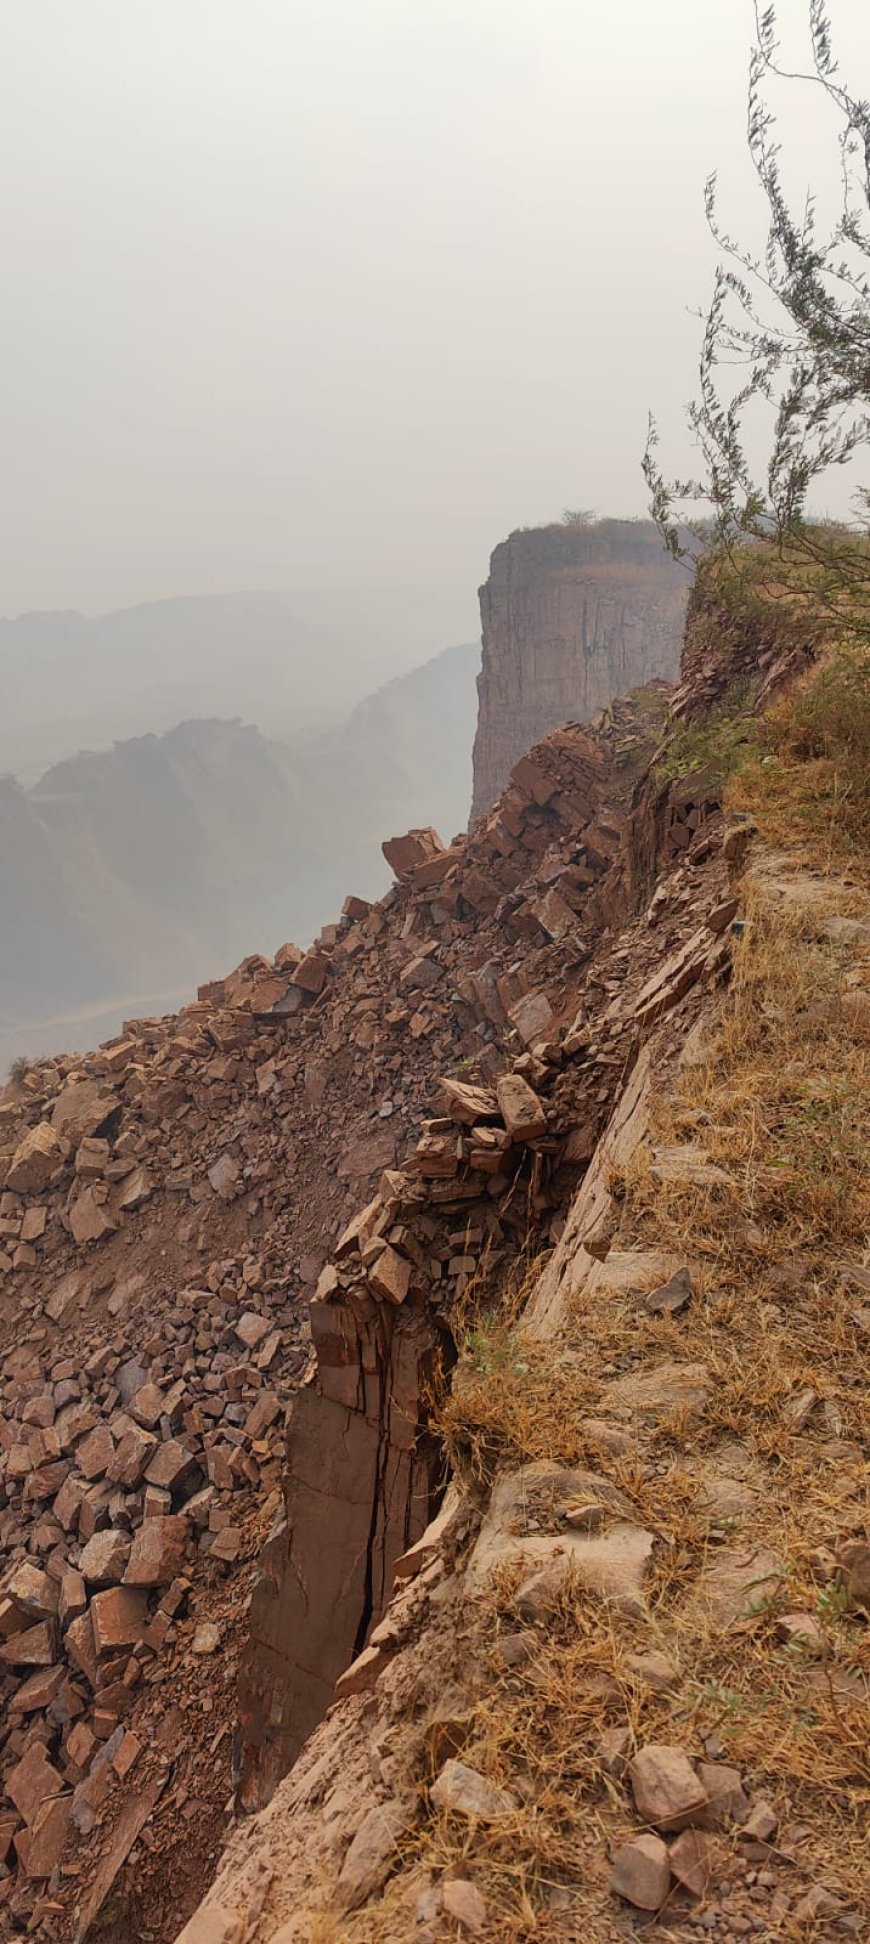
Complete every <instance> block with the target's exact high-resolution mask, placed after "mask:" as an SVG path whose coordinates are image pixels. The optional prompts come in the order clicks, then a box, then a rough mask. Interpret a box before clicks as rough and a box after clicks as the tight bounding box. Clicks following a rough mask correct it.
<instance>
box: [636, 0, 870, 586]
mask: <svg viewBox="0 0 870 1944" xmlns="http://www.w3.org/2000/svg"><path fill="white" fill-rule="evenodd" d="M756 30H757V33H756V45H755V47H754V49H753V52H752V57H751V62H750V74H749V97H748V110H749V112H748V142H749V151H750V154H751V157H752V161H753V163H754V166H755V171H756V174H757V176H758V179H759V181H760V183H761V186H762V189H763V190H764V193H765V195H766V197H767V203H768V210H769V226H768V233H767V242H766V246H765V249H764V251H763V253H762V254H761V255H759V256H754V255H753V254H752V253H751V252H750V251H748V250H745V249H744V248H743V247H742V246H741V245H740V244H739V243H737V242H735V241H734V239H733V238H732V237H731V236H729V234H728V233H727V231H726V230H725V229H724V228H723V227H722V224H721V222H720V219H719V209H718V200H717V181H716V176H715V174H714V175H712V176H711V177H710V178H709V180H708V182H707V184H706V190H705V203H706V210H707V220H708V222H709V224H710V228H711V230H712V233H713V235H714V237H715V239H716V242H717V243H718V244H719V246H720V248H721V250H722V253H723V260H722V261H721V262H720V263H719V265H718V268H717V270H716V275H715V280H714V284H713V293H712V297H711V300H710V304H709V308H708V310H707V312H706V317H705V327H704V336H703V342H702V346H701V357H700V373H699V380H700V382H699V392H698V396H697V398H696V399H695V401H694V402H693V403H692V404H691V405H690V406H689V412H688V416H689V424H690V426H691V429H692V432H693V434H694V436H695V440H696V443H697V446H698V448H699V451H700V454H701V460H702V471H701V476H700V477H699V478H697V479H687V480H674V481H668V480H666V479H665V477H664V475H663V473H662V471H661V468H660V465H659V461H658V452H657V448H658V434H657V429H656V425H655V421H654V420H653V419H652V418H651V419H650V427H649V434H648V438H647V446H646V452H645V454H644V461H643V467H644V473H645V476H646V480H647V484H648V486H649V489H650V496H651V507H652V513H653V517H654V519H655V520H656V521H657V523H658V525H659V528H660V530H661V532H662V534H663V536H664V539H665V542H666V545H667V546H668V548H669V550H670V552H671V553H672V554H673V555H674V556H675V557H679V556H681V555H684V554H685V553H686V552H687V550H688V549H687V545H686V527H687V525H688V528H689V531H690V532H695V533H697V534H698V535H699V536H703V537H704V538H705V539H706V540H708V541H709V540H710V539H711V538H712V540H713V542H714V543H715V544H718V545H720V546H725V547H726V548H731V547H733V545H734V544H735V543H739V542H740V541H741V540H743V539H751V540H755V541H762V542H765V543H767V544H773V545H775V546H777V547H778V548H779V549H780V550H781V551H783V552H788V553H789V554H790V555H793V554H794V553H795V552H796V553H797V554H798V556H799V557H800V558H803V559H805V560H807V561H809V562H811V563H816V564H818V566H819V567H820V568H821V569H822V570H823V572H822V575H821V577H820V581H821V584H822V585H823V587H826V588H827V589H828V590H831V589H833V590H834V591H835V592H836V590H842V588H843V586H844V585H848V586H850V587H851V589H852V590H853V592H854V593H855V594H856V595H857V596H858V597H859V598H861V599H862V602H863V601H864V600H870V558H868V549H867V546H866V540H865V538H864V536H865V535H866V534H867V532H868V530H870V491H868V489H867V488H861V489H859V490H858V491H857V492H856V495H855V501H854V504H855V518H854V520H853V522H851V523H844V524H843V525H842V526H834V525H830V526H829V525H825V526H822V527H820V526H819V525H818V524H812V523H811V522H810V521H809V520H808V518H807V500H808V496H809V494H810V493H811V491H812V489H813V487H814V485H815V483H816V482H817V481H819V480H820V479H821V478H822V476H823V475H825V474H826V473H827V472H828V471H829V469H830V468H831V467H833V466H846V465H848V464H849V462H850V461H851V460H852V459H853V458H854V457H855V455H856V454H857V453H858V452H859V451H860V450H861V449H862V448H865V447H867V446H868V445H870V283H868V274H870V103H868V102H866V101H863V100H857V99H855V98H854V97H853V96H852V95H851V94H849V92H848V90H847V89H846V88H845V87H844V86H843V84H842V82H841V80H840V78H839V69H838V66H837V63H836V60H835V58H834V53H833V46H832V39H831V28H830V23H829V17H828V13H827V10H826V6H825V0H810V34H811V43H812V70H811V72H810V73H807V74H797V73H794V72H791V71H789V70H786V69H785V68H784V67H783V66H782V64H781V61H780V51H779V44H778V41H777V35H776V14H775V9H774V7H773V6H769V7H768V8H767V9H766V11H765V12H763V13H762V12H761V11H760V9H759V7H758V5H757V4H756ZM771 76H780V77H784V78H788V79H789V80H793V81H799V82H808V83H810V84H811V85H812V86H813V87H815V88H816V89H818V90H819V91H820V93H821V94H822V95H823V96H824V97H825V98H826V99H827V102H828V104H829V105H830V106H832V108H833V109H834V111H835V113H836V116H837V118H838V120H839V149H840V156H839V161H840V175H841V182H842V201H841V205H840V213H839V216H838V218H837V220H836V221H835V223H834V224H833V227H831V228H830V229H828V230H823V229H820V226H819V223H818V221H817V216H816V208H815V202H814V198H813V196H812V194H809V195H808V196H807V200H806V203H805V205H804V207H803V209H802V211H801V213H800V215H799V216H796V215H795V214H793V212H792V209H791V207H790V204H789V201H788V197H787V195H786V192H785V189H784V186H783V178H782V171H781V166H780V147H779V144H778V142H777V140H776V139H775V120H774V117H773V114H772V112H771V110H770V109H769V108H768V106H767V104H766V101H765V94H764V89H765V84H766V82H767V81H768V80H769V79H770V77H771ZM735 372H736V373H737V374H738V375H737V377H736V378H734V377H733V374H734V373H735ZM723 374H725V376H724V383H723ZM759 408H760V409H761V412H762V413H765V412H766V414H767V419H766V423H767V432H766V439H767V457H766V461H763V462H762V464H761V466H760V467H757V466H756V465H755V464H754V463H753V461H752V460H751V459H750V457H749V456H748V452H747V442H748V440H749V441H754V439H755V436H756V433H755V430H754V423H755V420H756V418H757V414H758V411H759ZM692 505H695V506H697V507H699V508H700V507H703V508H704V509H705V511H706V514H707V517H706V518H705V519H703V520H697V521H696V522H695V523H694V524H693V522H692V521H691V519H689V520H687V519H686V514H687V512H688V511H689V510H690V509H691V507H692Z"/></svg>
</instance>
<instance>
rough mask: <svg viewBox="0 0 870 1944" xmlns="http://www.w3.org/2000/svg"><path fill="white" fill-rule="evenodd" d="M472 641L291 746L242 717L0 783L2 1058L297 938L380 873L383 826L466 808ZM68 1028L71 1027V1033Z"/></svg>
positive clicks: (153, 1002) (99, 1024)
mask: <svg viewBox="0 0 870 1944" xmlns="http://www.w3.org/2000/svg"><path fill="white" fill-rule="evenodd" d="M478 661H479V648H478V647H477V646H476V645H468V646H463V647H459V648H452V649H448V650H446V651H445V652H444V653H442V654H440V655H438V656H436V657H435V658H434V660H432V661H431V662H429V663H427V664H426V665H425V666H424V667H423V668H420V669H417V670H415V671H413V672H412V673H411V674H409V675H405V676H402V677H401V678H398V679H396V680H394V681H392V682H390V683H389V684H388V685H387V687H385V688H384V689H381V690H380V691H378V692H377V693H376V694H374V695H372V696H370V697H368V698H367V699H366V700H365V701H364V702H363V703H361V704H360V705H359V706H358V707H357V708H356V709H355V710H354V711H353V713H352V714H351V716H350V717H349V718H348V720H347V722H346V723H345V724H344V725H343V727H342V728H341V729H340V730H335V731H330V732H329V733H324V734H320V735H316V736H308V737H302V736H297V737H296V739H295V740H294V741H293V742H292V744H291V743H285V742H283V741H278V740H276V739H272V738H268V737H266V736H264V735H263V734H262V732H261V730H260V729H259V728H256V727H254V726H252V725H251V724H249V723H243V722H241V721H239V720H231V721H226V720H221V719H215V718H212V719H200V720H194V721H187V722H182V723H180V724H178V725H176V727H174V728H173V729H171V730H170V731H168V732H167V733H166V734H163V735H146V736H139V737H135V738H132V739H129V740H125V741H121V742H118V743H116V744H115V745H114V747H113V748H111V749H107V750H101V751H98V752H88V753H83V754H79V755H76V756H74V757H70V758H69V759H67V760H65V761H63V762H61V763H57V764H54V765H53V766H52V767H51V768H50V769H49V770H47V771H46V773H45V774H44V775H43V776H42V777H41V778H40V780H39V782H38V783H36V784H34V785H33V786H32V787H31V788H30V789H27V788H25V787H23V786H22V785H21V784H20V783H18V782H16V781H14V780H12V779H6V780H0V913H2V917H3V926H2V937H0V1072H2V1071H3V1070H5V1067H6V1066H7V1065H8V1062H9V1060H10V1059H11V1058H12V1057H14V1054H15V1052H16V1051H18V1050H25V1051H33V1050H34V1049H35V1048H37V1047H41V1048H43V1049H44V1050H50V1048H51V1047H52V1046H60V1045H67V1044H69V1043H70V1041H71V1040H72V1041H75V1040H76V1038H77V1037H79V1038H81V1040H82V1041H83V1042H84V1041H88V1040H90V1039H92V1038H93V1037H95V1035H96V1036H99V1034H100V1033H102V1034H103V1036H105V1034H106V1033H108V1032H109V1031H112V1030H114V1028H115V1026H116V1025H117V1024H118V1023H119V1021H120V1019H121V1017H122V1016H124V1015H125V1014H130V1013H134V1012H137V1011H140V1012H141V1011H147V1010H151V1009H155V1010H160V1009H166V1008H168V1007H169V1006H170V1005H172V1004H177V1003H179V1002H180V999H181V998H182V997H183V996H184V995H185V994H186V993H188V992H189V991H191V990H192V989H193V987H195V985H196V984H197V983H199V982H201V981H202V980H204V979H207V978H209V977H211V976H212V975H214V974H216V973H219V972H221V971H225V970H227V968H228V967H229V966H231V965H232V964H233V963H235V961H236V960H237V959H239V958H240V957H242V956H243V955H244V954H246V953H248V952H251V951H256V950H263V951H274V949H275V948H276V946H277V945H278V944H280V943H281V942H282V941H283V940H284V939H287V938H295V939H296V940H297V941H298V942H299V943H303V944H304V943H305V942H306V941H307V940H308V939H309V938H310V937H312V936H313V934H314V933H315V932H316V931H317V930H318V929H319V927H320V925H321V924H323V923H325V922H326V921H327V920H328V919H330V918H332V917H334V915H335V912H336V910H337V909H338V907H339V905H340V902H341V899H342V898H343V897H344V896H345V894H346V893H347V892H348V891H351V890H355V891H357V892H359V893H361V894H362V895H364V896H365V895H369V896H379V895H380V893H381V892H382V891H383V890H384V889H385V888H386V885H387V883H388V882H389V873H388V871H387V869H386V866H385V864H384V862H383V859H382V857H381V854H380V844H381V840H382V838H384V837H385V836H389V835H391V834H393V833H394V832H395V831H397V830H400V829H402V828H404V827H406V826H407V825H408V824H409V823H412V822H421V821H422V822H432V823H435V824H436V826H437V827H440V828H441V829H442V832H443V834H444V835H445V836H447V837H449V836H451V835H452V834H453V832H454V830H455V829H458V828H459V827H461V826H462V825H463V824H464V823H465V821H466V819H467V816H468V809H469V804H470V798H471V746H472V739H473V735H474V721H475V703H476V696H475V676H476V672H477V665H478ZM79 1028H80V1031H79Z"/></svg>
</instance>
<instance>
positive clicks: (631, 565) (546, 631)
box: [472, 520, 688, 818]
mask: <svg viewBox="0 0 870 1944" xmlns="http://www.w3.org/2000/svg"><path fill="white" fill-rule="evenodd" d="M687 592H688V576H687V575H686V574H684V573H681V571H680V569H679V568H678V567H676V566H675V565H674V563H673V561H671V559H670V558H669V556H668V555H667V554H666V553H665V552H664V550H663V548H662V543H661V539H660V536H659V534H658V531H657V529H656V528H655V527H654V526H653V525H652V523H651V522H650V521H646V520H601V521H598V522H596V523H590V524H588V525H570V524H565V525H559V526H548V527H536V528H530V529H528V530H526V531H519V532H517V533H512V534H511V535H510V538H509V539H508V540H505V541H503V542H502V544H501V546H498V547H496V549H495V552H494V553H493V555H492V559H491V561H490V570H489V578H488V579H487V581H486V582H485V583H484V585H483V587H482V588H481V590H480V613H481V624H482V631H483V659H482V665H481V672H480V675H479V677H478V694H479V698H480V704H479V714H478V726H477V736H476V739H475V745H474V801H473V807H472V818H476V817H479V816H480V815H481V814H482V812H484V811H485V810H488V809H489V807H490V805H491V804H492V803H493V802H494V801H495V798H496V797H497V796H498V794H499V792H500V791H501V790H503V789H504V787H505V784H506V783H507V780H508V775H509V772H510V770H511V767H512V765H513V764H514V763H515V762H516V761H517V758H518V757H520V756H522V755H523V754H524V752H525V751H526V750H527V749H529V748H531V746H532V744H533V743H535V742H537V741H539V740H540V739H541V738H542V737H544V736H548V735H549V734H550V732H551V731H552V730H553V729H556V728H558V727H559V726H560V724H562V723H566V722H572V721H573V722H579V721H588V720H589V719H590V718H591V717H593V716H595V715H596V714H597V713H598V711H599V710H600V709H602V708H604V707H605V706H606V704H607V703H608V702H610V701H611V699H612V698H613V697H614V696H616V695H621V694H623V693H624V692H625V690H626V689H630V688H631V687H633V686H634V685H636V684H640V683H644V682H648V681H650V680H651V679H654V678H656V677H664V678H665V679H667V680H669V681H671V680H675V679H676V677H677V673H678V669H679V662H680V647H681V642H682V634H683V621H684V616H685V607H686V597H687Z"/></svg>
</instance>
